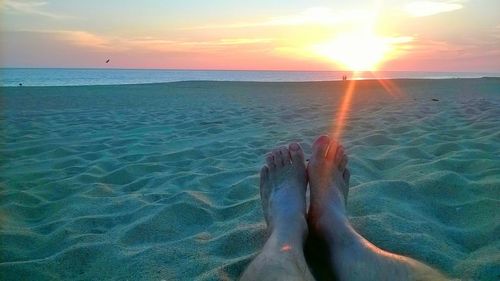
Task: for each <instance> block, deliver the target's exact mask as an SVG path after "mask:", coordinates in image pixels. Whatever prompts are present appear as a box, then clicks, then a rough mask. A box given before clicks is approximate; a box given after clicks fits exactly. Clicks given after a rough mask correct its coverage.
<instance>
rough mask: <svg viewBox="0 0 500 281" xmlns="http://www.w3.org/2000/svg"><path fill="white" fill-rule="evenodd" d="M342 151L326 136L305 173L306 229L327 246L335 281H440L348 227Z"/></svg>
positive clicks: (346, 180) (317, 144)
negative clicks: (307, 188)
mask: <svg viewBox="0 0 500 281" xmlns="http://www.w3.org/2000/svg"><path fill="white" fill-rule="evenodd" d="M346 165H347V156H346V155H345V153H344V149H343V147H342V146H341V145H340V144H339V143H337V142H336V141H334V140H330V138H328V137H327V136H322V137H319V138H318V139H317V140H316V141H315V143H314V144H313V155H312V156H311V160H310V161H309V165H308V167H307V172H308V176H309V185H310V189H311V205H310V208H309V213H308V221H309V229H310V231H311V232H313V231H314V232H315V234H316V235H317V236H319V237H321V239H323V240H324V241H325V242H326V244H327V245H328V250H329V255H330V264H331V266H332V269H333V271H334V272H335V275H336V276H337V278H338V279H339V280H442V279H445V278H444V277H443V276H442V275H441V274H439V273H438V272H437V271H435V270H433V269H432V268H430V267H428V266H426V265H424V264H422V263H420V262H418V261H416V260H413V259H410V258H408V257H403V256H399V255H396V254H392V253H389V252H386V251H384V250H381V249H379V248H378V247H376V246H375V245H373V244H372V243H370V242H369V241H368V240H366V239H365V238H363V237H362V236H361V235H359V234H358V233H356V231H355V230H354V229H353V228H352V227H351V225H350V224H349V221H348V220H347V216H346V213H345V202H346V200H347V190H348V185H349V177H350V174H349V170H347V169H346Z"/></svg>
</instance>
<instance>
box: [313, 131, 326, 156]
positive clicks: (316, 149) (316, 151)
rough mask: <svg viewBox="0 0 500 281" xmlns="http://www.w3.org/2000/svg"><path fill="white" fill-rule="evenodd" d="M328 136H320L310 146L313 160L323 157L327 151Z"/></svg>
mask: <svg viewBox="0 0 500 281" xmlns="http://www.w3.org/2000/svg"><path fill="white" fill-rule="evenodd" d="M329 144H330V138H329V137H328V136H320V137H319V138H317V139H316V140H315V141H314V143H313V146H312V151H313V152H312V158H313V159H314V160H320V159H324V158H325V156H326V153H327V151H328V146H329Z"/></svg>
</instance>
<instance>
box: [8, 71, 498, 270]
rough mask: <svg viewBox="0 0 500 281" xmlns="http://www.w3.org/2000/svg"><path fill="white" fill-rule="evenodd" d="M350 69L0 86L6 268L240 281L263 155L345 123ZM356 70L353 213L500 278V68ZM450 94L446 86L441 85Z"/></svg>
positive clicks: (400, 248) (410, 248) (439, 258)
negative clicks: (497, 72) (364, 75)
mask: <svg viewBox="0 0 500 281" xmlns="http://www.w3.org/2000/svg"><path fill="white" fill-rule="evenodd" d="M347 83H349V82H312V83H248V82H181V83H169V84H152V85H129V86H92V87H38V88H37V87H19V88H0V107H1V111H0V114H1V119H0V130H1V134H0V227H1V228H0V247H1V249H0V250H1V251H0V279H2V280H54V279H63V280H162V279H164V280H195V279H197V280H220V279H235V278H237V277H238V276H239V274H240V273H241V272H242V270H243V269H244V268H245V266H246V265H247V264H248V262H249V261H250V260H251V259H252V258H253V257H254V256H255V255H256V253H258V251H259V249H260V248H261V246H262V244H263V242H264V239H265V224H264V221H263V217H262V211H261V209H260V200H259V192H258V176H257V174H258V170H259V168H260V166H261V165H262V163H263V160H262V159H263V155H264V154H265V153H266V152H267V151H268V150H269V149H271V148H273V147H275V146H276V145H280V144H285V143H288V142H290V141H299V142H300V143H301V144H302V145H303V147H304V149H305V151H306V152H307V153H310V144H311V142H312V141H313V139H314V138H315V137H316V136H318V135H320V134H325V133H329V132H332V131H333V130H334V126H335V120H334V119H335V116H336V114H337V108H338V106H339V103H340V100H341V98H342V96H343V93H344V92H345V90H346V88H347ZM385 84H386V88H387V89H390V93H389V92H388V91H387V90H385V89H384V87H382V86H381V85H380V84H379V83H377V82H376V81H360V82H357V83H356V92H355V96H354V98H353V101H352V105H351V111H350V113H349V114H348V118H347V122H346V127H345V133H344V135H343V141H344V144H345V146H346V148H347V152H348V154H349V156H350V167H351V170H352V176H351V190H350V195H349V196H350V198H349V201H348V210H349V213H350V217H351V220H352V222H353V224H354V226H355V228H356V229H357V230H358V231H359V232H360V233H362V234H363V235H365V236H366V237H367V238H368V239H369V240H370V241H372V242H373V243H375V244H376V245H378V246H380V247H381V248H383V249H386V250H389V251H392V252H395V253H399V254H404V255H407V256H410V257H413V258H416V259H418V260H421V261H424V262H426V263H428V264H430V265H432V266H434V267H436V268H438V269H440V270H442V271H443V272H445V273H447V274H448V275H450V276H452V277H458V278H464V279H467V278H471V279H477V280H496V278H498V276H500V268H499V264H500V239H499V237H500V211H499V210H500V80H499V79H493V78H491V79H453V80H394V81H392V82H391V81H388V82H386V83H385ZM432 99H437V101H435V100H432Z"/></svg>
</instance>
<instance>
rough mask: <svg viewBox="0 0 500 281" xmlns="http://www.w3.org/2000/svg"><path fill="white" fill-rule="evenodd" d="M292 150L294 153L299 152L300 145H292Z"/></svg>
mask: <svg viewBox="0 0 500 281" xmlns="http://www.w3.org/2000/svg"><path fill="white" fill-rule="evenodd" d="M290 149H291V150H293V151H297V150H299V145H298V144H296V143H292V144H291V145H290Z"/></svg>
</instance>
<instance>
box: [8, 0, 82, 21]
mask: <svg viewBox="0 0 500 281" xmlns="http://www.w3.org/2000/svg"><path fill="white" fill-rule="evenodd" d="M46 5H47V2H41V1H18V0H4V1H3V3H2V4H1V5H0V8H1V9H5V10H6V11H7V12H11V13H18V14H30V15H37V16H43V17H48V18H51V19H68V18H73V17H71V16H67V15H60V14H55V13H52V12H48V11H45V10H44V9H43V7H44V6H46Z"/></svg>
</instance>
